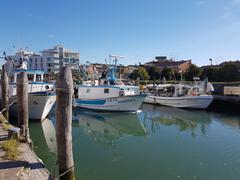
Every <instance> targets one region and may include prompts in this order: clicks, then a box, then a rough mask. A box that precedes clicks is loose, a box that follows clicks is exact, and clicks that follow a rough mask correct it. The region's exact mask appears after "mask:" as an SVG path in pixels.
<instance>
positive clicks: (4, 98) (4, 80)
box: [1, 65, 9, 121]
mask: <svg viewBox="0 0 240 180" xmlns="http://www.w3.org/2000/svg"><path fill="white" fill-rule="evenodd" d="M1 87H2V97H1V98H2V99H1V100H2V102H1V104H2V109H3V108H6V110H5V111H3V116H4V117H5V119H6V120H7V121H8V119H9V118H8V116H9V115H8V107H7V106H8V102H9V97H8V89H9V84H8V75H7V70H6V66H5V65H3V66H2V77H1Z"/></svg>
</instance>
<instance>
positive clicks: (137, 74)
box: [129, 67, 149, 80]
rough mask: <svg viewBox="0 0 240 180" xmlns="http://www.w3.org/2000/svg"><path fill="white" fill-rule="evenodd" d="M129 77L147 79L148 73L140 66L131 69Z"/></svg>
mask: <svg viewBox="0 0 240 180" xmlns="http://www.w3.org/2000/svg"><path fill="white" fill-rule="evenodd" d="M129 78H130V79H134V80H136V79H137V78H140V79H141V80H147V79H149V75H148V73H147V71H146V70H145V69H144V68H142V67H140V68H137V69H135V70H133V72H132V73H131V74H130V75H129Z"/></svg>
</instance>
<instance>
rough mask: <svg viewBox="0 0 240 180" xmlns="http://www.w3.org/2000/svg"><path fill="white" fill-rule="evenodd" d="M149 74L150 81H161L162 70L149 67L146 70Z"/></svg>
mask: <svg viewBox="0 0 240 180" xmlns="http://www.w3.org/2000/svg"><path fill="white" fill-rule="evenodd" d="M146 71H147V73H148V74H149V76H150V79H151V80H153V81H156V80H158V79H160V69H159V68H158V67H157V66H154V65H153V66H148V67H147V68H146Z"/></svg>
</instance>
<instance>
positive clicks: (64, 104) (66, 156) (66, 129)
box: [56, 67, 75, 180]
mask: <svg viewBox="0 0 240 180" xmlns="http://www.w3.org/2000/svg"><path fill="white" fill-rule="evenodd" d="M56 94H57V99H56V102H57V107H56V118H57V126H56V137H57V149H58V165H59V176H60V179H61V180H63V179H64V180H73V179H75V175H74V161H73V150H72V95H73V79H72V72H71V69H70V68H69V67H60V73H59V77H58V79H57V83H56Z"/></svg>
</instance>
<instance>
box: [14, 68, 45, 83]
mask: <svg viewBox="0 0 240 180" xmlns="http://www.w3.org/2000/svg"><path fill="white" fill-rule="evenodd" d="M21 72H26V73H27V76H28V81H29V82H43V75H44V72H43V71H40V70H28V69H16V70H14V71H13V77H11V83H16V82H17V76H18V74H20V73H21Z"/></svg>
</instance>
